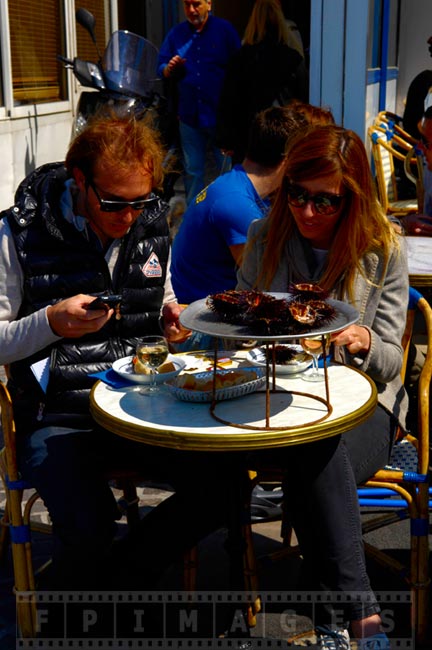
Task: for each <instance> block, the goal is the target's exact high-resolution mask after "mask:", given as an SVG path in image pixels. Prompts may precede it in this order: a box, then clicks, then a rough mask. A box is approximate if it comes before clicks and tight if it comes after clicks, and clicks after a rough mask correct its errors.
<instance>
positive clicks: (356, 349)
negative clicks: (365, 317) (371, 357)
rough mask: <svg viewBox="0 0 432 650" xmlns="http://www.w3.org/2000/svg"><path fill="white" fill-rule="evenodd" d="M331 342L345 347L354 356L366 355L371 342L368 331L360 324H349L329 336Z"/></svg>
mask: <svg viewBox="0 0 432 650" xmlns="http://www.w3.org/2000/svg"><path fill="white" fill-rule="evenodd" d="M330 341H331V343H334V344H335V345H340V346H344V347H346V349H347V350H348V352H349V353H350V354H352V355H356V356H366V354H367V353H368V352H369V349H370V344H371V336H370V332H369V330H368V329H367V328H366V327H361V326H360V325H349V327H347V328H346V329H344V330H341V331H340V332H335V333H333V334H332V335H331V336H330Z"/></svg>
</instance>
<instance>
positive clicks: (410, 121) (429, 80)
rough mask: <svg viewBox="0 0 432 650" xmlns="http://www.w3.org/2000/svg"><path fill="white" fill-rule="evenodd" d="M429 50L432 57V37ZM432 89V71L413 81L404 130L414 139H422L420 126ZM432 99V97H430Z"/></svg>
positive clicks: (404, 115)
mask: <svg viewBox="0 0 432 650" xmlns="http://www.w3.org/2000/svg"><path fill="white" fill-rule="evenodd" d="M427 44H428V46H429V47H428V49H429V52H430V55H431V56H432V36H430V37H429V38H428V40H427ZM431 88H432V70H422V72H419V74H418V75H416V76H415V77H414V79H413V80H412V81H411V83H410V85H409V88H408V93H407V98H406V103H405V110H404V114H403V128H404V129H405V131H408V133H409V134H410V135H412V136H413V138H417V139H418V138H420V131H419V128H418V124H419V122H420V120H421V118H422V115H423V113H424V112H425V111H426V110H427V109H428V107H429V106H430V105H431V101H432V99H429V100H428V99H427V97H428V95H429V90H430V89H431ZM430 97H432V95H431V96H430Z"/></svg>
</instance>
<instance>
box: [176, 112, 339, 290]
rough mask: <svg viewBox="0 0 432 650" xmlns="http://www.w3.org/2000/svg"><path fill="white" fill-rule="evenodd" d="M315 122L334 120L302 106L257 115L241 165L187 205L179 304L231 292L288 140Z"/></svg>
mask: <svg viewBox="0 0 432 650" xmlns="http://www.w3.org/2000/svg"><path fill="white" fill-rule="evenodd" d="M313 121H319V122H320V123H329V122H333V117H332V115H331V113H330V112H329V111H326V110H323V109H320V108H318V107H315V106H311V105H309V104H303V103H301V102H293V103H292V104H290V105H289V106H286V107H280V106H278V107H271V108H268V109H265V110H264V111H261V112H260V113H258V114H257V115H256V116H255V118H254V121H253V122H252V125H251V128H250V133H249V142H248V147H247V153H246V158H245V159H244V161H243V163H242V164H241V165H240V164H239V165H235V167H234V168H233V169H232V170H231V171H230V172H228V173H226V174H224V175H223V176H219V178H217V179H216V180H215V181H213V183H211V184H210V185H209V186H208V187H206V188H205V189H204V190H202V191H201V192H200V193H199V194H198V196H197V197H196V198H195V201H194V202H193V203H192V204H191V205H190V206H189V207H188V209H187V210H186V212H185V214H184V215H183V221H182V224H181V226H180V229H179V231H178V233H177V235H176V237H175V239H174V242H173V245H172V261H171V276H172V277H171V280H172V283H173V288H174V290H175V294H176V296H177V298H178V300H179V301H180V302H181V303H190V302H193V301H194V300H199V299H201V298H205V297H206V296H207V295H209V294H211V293H217V292H219V291H225V290H227V289H234V288H235V286H236V284H237V278H236V270H237V267H238V266H239V265H240V262H241V256H242V253H243V248H244V244H245V242H246V239H247V232H248V229H249V225H250V224H251V222H252V221H254V220H255V219H261V218H262V217H263V216H265V215H266V214H267V211H268V209H269V207H270V196H271V194H272V192H274V191H275V190H276V189H277V187H278V186H279V184H280V181H281V178H282V175H283V167H284V160H285V158H284V156H285V147H286V143H287V140H288V138H289V137H290V136H291V135H293V134H294V133H295V132H296V131H297V130H298V129H299V128H301V127H305V126H306V125H307V124H309V123H310V122H313Z"/></svg>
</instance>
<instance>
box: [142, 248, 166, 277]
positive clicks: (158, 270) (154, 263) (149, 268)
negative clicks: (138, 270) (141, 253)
mask: <svg viewBox="0 0 432 650" xmlns="http://www.w3.org/2000/svg"><path fill="white" fill-rule="evenodd" d="M142 271H143V273H144V275H145V276H146V278H161V277H162V267H161V265H160V262H159V258H158V256H157V255H156V253H152V254H151V255H150V257H149V258H148V260H147V262H146V263H145V264H144V266H143V269H142Z"/></svg>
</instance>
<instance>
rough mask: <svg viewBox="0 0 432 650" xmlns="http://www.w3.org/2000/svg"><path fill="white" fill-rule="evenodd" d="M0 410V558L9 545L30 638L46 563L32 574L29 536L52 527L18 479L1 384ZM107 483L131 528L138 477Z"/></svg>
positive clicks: (21, 623)
mask: <svg viewBox="0 0 432 650" xmlns="http://www.w3.org/2000/svg"><path fill="white" fill-rule="evenodd" d="M0 409H1V426H2V432H3V438H4V448H3V449H2V450H1V451H0V475H1V478H2V481H3V485H4V490H5V495H6V505H5V511H4V515H3V517H2V519H1V521H0V557H1V558H2V559H3V560H4V559H5V557H6V553H7V550H8V546H9V542H10V545H11V547H12V561H13V573H14V591H15V594H16V597H17V623H18V627H19V630H20V634H21V636H22V637H24V638H27V637H30V638H33V637H35V636H36V620H37V612H36V602H35V598H34V592H35V589H36V579H37V575H38V574H39V573H40V572H41V571H43V570H44V569H45V568H46V567H47V565H48V564H49V562H48V563H47V564H45V565H44V566H43V567H40V568H39V569H38V570H37V571H35V570H34V567H33V560H32V543H31V533H32V531H38V532H43V533H51V525H50V524H48V523H40V522H37V521H35V519H34V518H33V519H32V508H33V506H34V505H35V503H36V502H37V501H38V499H39V498H40V497H39V494H38V493H37V492H36V490H34V489H32V486H31V485H29V484H28V483H27V482H26V481H24V480H22V479H21V476H20V474H19V471H18V466H17V456H16V440H15V435H16V432H15V421H14V414H13V407H12V401H11V397H10V394H9V391H8V389H7V387H6V385H5V384H4V383H3V382H0ZM109 479H110V480H112V481H114V482H115V484H116V486H117V487H118V488H119V489H120V490H121V491H122V493H123V496H122V498H121V500H120V502H119V506H120V507H122V508H123V509H124V512H125V514H126V518H127V522H128V526H129V527H133V526H134V525H135V524H136V522H137V521H138V520H139V510H138V496H137V491H136V487H135V485H136V482H137V481H138V480H140V477H138V476H136V475H135V474H134V473H132V472H122V471H119V472H118V473H113V474H112V475H110V477H109ZM141 480H142V477H141ZM24 491H25V493H24Z"/></svg>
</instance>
